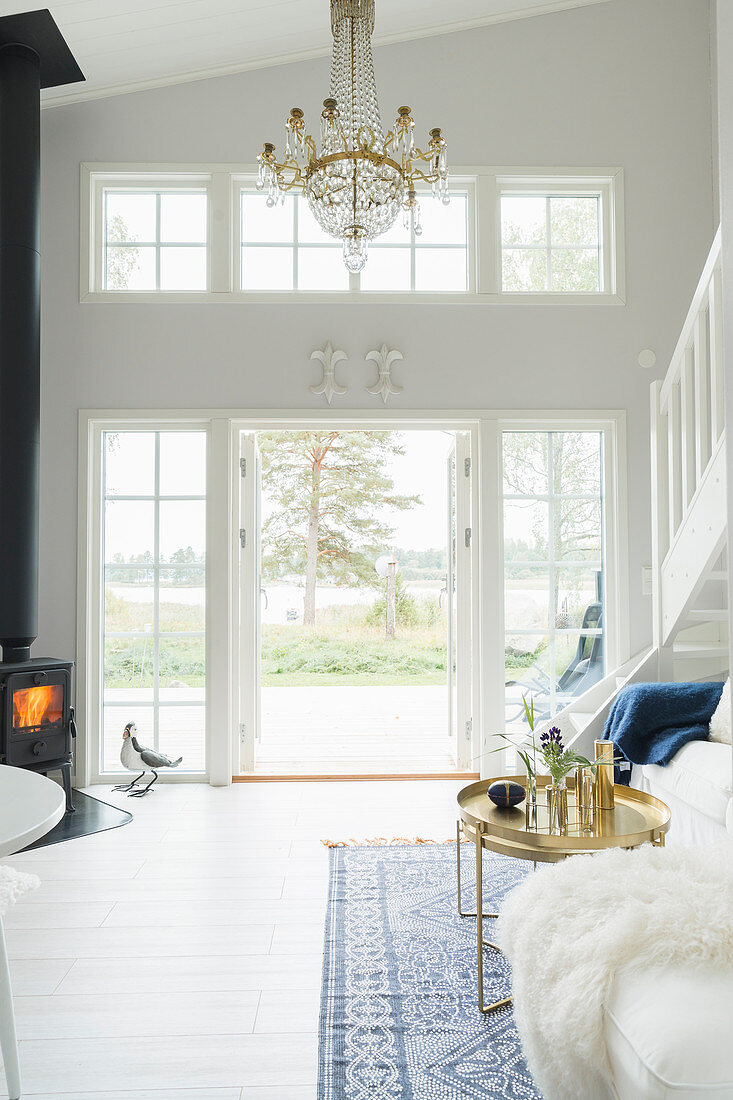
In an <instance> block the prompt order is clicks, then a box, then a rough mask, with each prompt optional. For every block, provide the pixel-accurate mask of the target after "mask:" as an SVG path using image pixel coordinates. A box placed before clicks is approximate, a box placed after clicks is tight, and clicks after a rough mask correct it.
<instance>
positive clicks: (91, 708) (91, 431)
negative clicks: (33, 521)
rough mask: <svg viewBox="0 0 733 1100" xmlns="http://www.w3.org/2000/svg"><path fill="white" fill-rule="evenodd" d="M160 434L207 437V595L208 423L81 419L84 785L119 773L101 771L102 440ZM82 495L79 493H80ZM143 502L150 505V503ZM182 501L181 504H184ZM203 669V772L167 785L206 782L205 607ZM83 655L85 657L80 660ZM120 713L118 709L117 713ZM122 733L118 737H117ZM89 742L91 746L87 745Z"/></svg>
mask: <svg viewBox="0 0 733 1100" xmlns="http://www.w3.org/2000/svg"><path fill="white" fill-rule="evenodd" d="M135 431H143V432H145V431H147V432H155V431H159V432H164V431H202V432H205V433H206V436H207V446H206V466H207V469H206V503H207V508H206V569H205V576H206V581H205V584H206V592H207V596H208V593H209V589H210V586H211V569H212V566H211V565H210V563H209V555H210V552H211V550H212V547H213V545H214V542H215V538H216V529H215V527H214V522H215V520H212V517H211V516H210V515H209V512H210V508H209V506H208V502H209V499H210V497H211V491H212V474H211V470H210V463H211V452H212V443H211V434H212V429H211V421H210V420H209V419H208V418H198V417H197V418H195V419H194V418H191V419H186V418H185V414H179V415H178V416H177V417H175V418H172V417H166V416H165V415H163V414H161V415H160V416H158V417H155V418H151V419H146V418H144V414H141V415H140V416H139V418H137V419H131V418H130V416H129V415H128V416H124V415H123V416H121V415H120V414H119V413H118V414H115V413H113V412H110V413H109V416H106V417H104V418H96V417H95V418H87V417H85V416H83V414H80V435H79V472H80V498H79V507H80V513H79V539H80V541H79V546H80V547H84V549H85V552H84V553H83V554H80V559H79V572H78V580H77V584H78V602H79V612H80V618H79V620H78V622H79V626H78V633H79V641H80V643H81V641H82V638H83V648H82V647H81V644H80V646H79V649H78V652H79V654H80V657H79V661H78V669H77V701H78V710H79V711H80V717H81V716H83V717H84V725H85V727H86V729H91V730H92V731H93V737H92V738H91V739H88V738H85V739H84V743H83V752H82V753H81V754H80V760H79V762H78V764H77V774H78V773H79V771H80V770H81V773H82V776H83V781H84V782H87V783H89V782H91V783H107V782H115V781H118V780H119V777H120V772H119V771H115V772H105V771H104V770H103V768H102V766H101V765H102V760H103V756H102V738H103V684H104V637H105V632H104V565H105V563H104V561H103V557H104V504H105V497H104V434H105V432H135ZM82 490H83V493H82ZM147 499H150V500H152V499H153V498H152V497H149V498H147ZM182 499H185V498H182ZM204 629H205V635H206V669H207V683H206V696H205V703H204V707H203V708H202V709H203V710H204V714H205V739H206V748H205V752H206V756H205V759H206V768H205V769H204V770H203V771H187V772H173V771H171V772H170V773H166V777H165V778H166V781H167V782H172V783H186V782H189V783H190V782H199V783H200V782H202V780H205V779H208V777H209V772H210V763H209V730H210V728H211V723H212V716H211V710H212V701H211V694H212V693H211V689H210V685H209V675H208V673H209V670H210V669H211V668H213V667H214V664H213V654H212V652H211V612H210V609H209V606H208V600H207V606H206V617H205V628H204ZM82 654H83V657H82V656H81V655H82ZM119 709H120V710H121V708H119ZM121 729H122V727H120V734H121ZM90 742H91V743H90Z"/></svg>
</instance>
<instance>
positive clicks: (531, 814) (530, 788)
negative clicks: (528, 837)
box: [524, 775, 537, 829]
mask: <svg viewBox="0 0 733 1100" xmlns="http://www.w3.org/2000/svg"><path fill="white" fill-rule="evenodd" d="M525 789H526V791H527V797H526V801H525V805H524V812H525V817H526V821H527V828H528V829H535V828H536V827H537V776H536V775H528V776H527V784H526V787H525Z"/></svg>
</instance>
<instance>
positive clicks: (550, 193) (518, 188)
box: [496, 173, 624, 302]
mask: <svg viewBox="0 0 733 1100" xmlns="http://www.w3.org/2000/svg"><path fill="white" fill-rule="evenodd" d="M618 175H620V173H616V174H615V175H608V176H593V177H591V178H588V177H584V176H577V177H571V176H566V177H563V176H559V175H555V176H554V177H553V176H550V175H547V176H541V175H521V176H498V177H497V181H496V185H497V191H498V195H497V205H498V208H499V224H498V230H497V238H496V239H497V246H498V255H497V272H498V278H499V285H500V286H501V272H502V266H503V263H502V261H503V252H504V246H503V242H502V239H501V200H502V198H503V197H504V196H507V197H512V196H524V195H540V196H543V197H548V198H553V197H556V196H558V197H561V196H565V195H566V196H568V197H579V196H583V195H588V196H591V197H593V198H595V197H598V199H599V201H600V218H599V229H600V238H601V239H600V241H599V249H600V271H599V275H600V280H599V281H600V290H597V291H592V292H585V293H584V292H579V293H576V292H574V291H566V290H544V291H515V290H511V291H503V290H502V291H501V295H502V297H503V298H505V299H509V298H519V299H521V300H522V301H525V302H526V301H536V300H538V299H550V300H557V299H560V300H562V301H563V302H566V301H570V300H575V299H577V298H580V299H584V300H594V299H595V300H599V299H600V300H602V299H603V298H604V297H608V296H609V295H611V296H620V297H622V298H623V295H624V287H623V265H622V264H620V262H619V248H620V247H621V246H622V243H623V234H622V233H620V232H619V229H618V227H619V226H621V225H622V224H623V223H622V220H621V210H620V207H621V204H622V203H623V195H622V188H623V182H622V180H619V179H617V176H618ZM518 247H521V246H518ZM538 247H539V246H538ZM550 251H552V248H550Z"/></svg>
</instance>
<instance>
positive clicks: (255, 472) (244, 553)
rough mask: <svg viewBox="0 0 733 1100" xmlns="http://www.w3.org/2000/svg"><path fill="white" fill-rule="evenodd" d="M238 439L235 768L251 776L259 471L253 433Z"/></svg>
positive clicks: (257, 690)
mask: <svg viewBox="0 0 733 1100" xmlns="http://www.w3.org/2000/svg"><path fill="white" fill-rule="evenodd" d="M240 438H241V447H240V460H239V465H240V472H241V478H240V487H241V489H240V491H241V495H240V523H241V526H240V529H239V545H240V549H239V555H240V557H239V563H240V564H239V569H240V583H239V593H240V596H239V603H240V606H239V622H240V638H241V645H240V660H241V668H240V674H239V715H240V717H239V722H240V726H239V733H240V738H239V740H240V748H239V765H240V771H243V772H251V771H254V767H255V763H256V759H257V745H258V743H259V740H260V728H261V713H260V711H261V680H262V676H261V658H260V651H261V646H260V640H261V639H260V634H261V625H260V619H261V614H260V591H261V587H262V581H261V549H260V547H261V537H260V527H261V517H260V512H261V503H260V501H261V471H260V456H259V451H258V449H257V437H256V436H255V434H254V432H247V433H243V434H242V436H241V437H240Z"/></svg>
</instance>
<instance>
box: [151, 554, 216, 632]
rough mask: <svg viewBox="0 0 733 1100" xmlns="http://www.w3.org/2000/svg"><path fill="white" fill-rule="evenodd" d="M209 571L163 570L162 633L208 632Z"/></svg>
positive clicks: (161, 590) (161, 578)
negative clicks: (207, 588)
mask: <svg viewBox="0 0 733 1100" xmlns="http://www.w3.org/2000/svg"><path fill="white" fill-rule="evenodd" d="M205 628H206V569H205V566H204V565H203V564H202V565H201V566H198V567H196V568H194V569H161V571H160V629H161V631H163V632H165V631H175V632H176V633H179V632H180V631H182V630H205Z"/></svg>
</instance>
